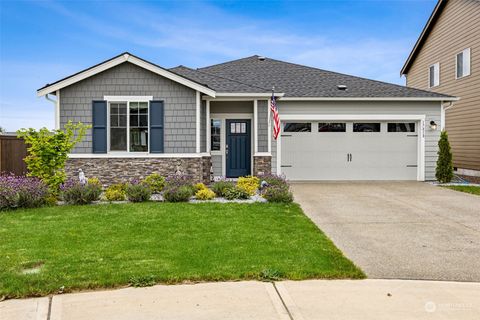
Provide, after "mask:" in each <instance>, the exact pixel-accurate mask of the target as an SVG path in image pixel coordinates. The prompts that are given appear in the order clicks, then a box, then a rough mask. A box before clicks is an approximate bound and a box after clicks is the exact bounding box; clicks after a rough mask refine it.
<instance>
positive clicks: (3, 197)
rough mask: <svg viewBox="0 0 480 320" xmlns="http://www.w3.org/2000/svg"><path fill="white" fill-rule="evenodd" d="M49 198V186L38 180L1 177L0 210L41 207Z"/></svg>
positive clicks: (8, 176)
mask: <svg viewBox="0 0 480 320" xmlns="http://www.w3.org/2000/svg"><path fill="white" fill-rule="evenodd" d="M49 196H50V194H49V191H48V186H47V185H46V184H45V183H44V182H42V181H41V180H40V179H38V178H34V177H25V176H15V175H0V210H6V209H15V208H35V207H40V206H42V205H44V204H46V203H47V199H48V197H49Z"/></svg>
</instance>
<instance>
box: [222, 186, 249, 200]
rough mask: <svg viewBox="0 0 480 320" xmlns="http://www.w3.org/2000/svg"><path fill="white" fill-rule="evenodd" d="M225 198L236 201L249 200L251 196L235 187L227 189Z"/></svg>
mask: <svg viewBox="0 0 480 320" xmlns="http://www.w3.org/2000/svg"><path fill="white" fill-rule="evenodd" d="M223 197H224V198H225V199H227V200H235V199H248V198H250V195H249V194H248V192H247V191H245V190H243V189H241V188H239V187H237V186H234V187H233V188H227V189H226V190H225V193H224V195H223Z"/></svg>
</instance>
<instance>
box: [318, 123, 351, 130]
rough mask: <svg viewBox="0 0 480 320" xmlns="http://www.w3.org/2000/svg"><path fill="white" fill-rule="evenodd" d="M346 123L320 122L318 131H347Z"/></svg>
mask: <svg viewBox="0 0 480 320" xmlns="http://www.w3.org/2000/svg"><path fill="white" fill-rule="evenodd" d="M345 131H347V130H346V124H345V123H333V122H331V123H319V124H318V132H345Z"/></svg>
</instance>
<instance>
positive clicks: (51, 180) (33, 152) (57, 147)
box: [17, 121, 90, 193]
mask: <svg viewBox="0 0 480 320" xmlns="http://www.w3.org/2000/svg"><path fill="white" fill-rule="evenodd" d="M64 128H65V129H64V130H60V129H57V130H53V131H50V130H49V129H47V128H42V129H40V130H38V131H37V130H35V129H32V128H30V129H20V130H18V131H17V135H18V137H21V138H23V139H24V140H25V143H26V144H27V146H28V148H27V149H28V155H27V157H25V163H26V164H27V168H28V175H29V176H33V177H37V178H39V179H41V180H43V181H44V182H45V183H46V184H47V185H48V186H49V187H50V189H51V191H52V192H54V193H56V192H57V191H58V188H59V186H60V184H61V183H63V182H64V181H65V178H66V173H65V163H66V161H67V158H68V154H69V153H70V151H72V149H73V147H74V146H75V144H77V143H78V142H80V141H82V139H83V137H84V136H85V133H86V131H87V129H88V128H90V126H88V125H85V124H83V123H81V122H79V123H75V124H74V123H72V122H71V121H69V122H68V123H67V124H65V127H64Z"/></svg>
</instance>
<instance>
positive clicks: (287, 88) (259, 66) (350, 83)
mask: <svg viewBox="0 0 480 320" xmlns="http://www.w3.org/2000/svg"><path fill="white" fill-rule="evenodd" d="M196 71H198V72H201V73H206V74H209V75H214V76H218V77H223V78H228V79H230V80H235V81H238V82H240V83H246V84H248V85H251V86H256V87H261V88H272V87H273V86H275V91H278V92H283V93H284V97H285V98H287V97H302V98H309V97H310V98H314V97H324V98H425V99H431V98H446V99H447V100H448V99H449V98H452V97H451V96H447V95H443V94H439V93H435V92H431V91H424V90H419V89H414V88H409V87H405V86H401V85H396V84H391V83H385V82H380V81H375V80H369V79H365V78H360V77H355V76H351V75H346V74H341V73H336V72H331V71H326V70H321V69H317V68H313V67H307V66H303V65H299V64H294V63H289V62H284V61H279V60H275V59H270V58H265V57H260V56H257V55H255V56H251V57H248V58H243V59H238V60H234V61H229V62H225V63H221V64H217V65H213V66H209V67H204V68H199V69H197V70H196ZM209 85H210V84H209ZM339 85H345V86H346V87H347V90H339V89H338V86H339ZM432 100H433V99H432Z"/></svg>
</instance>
